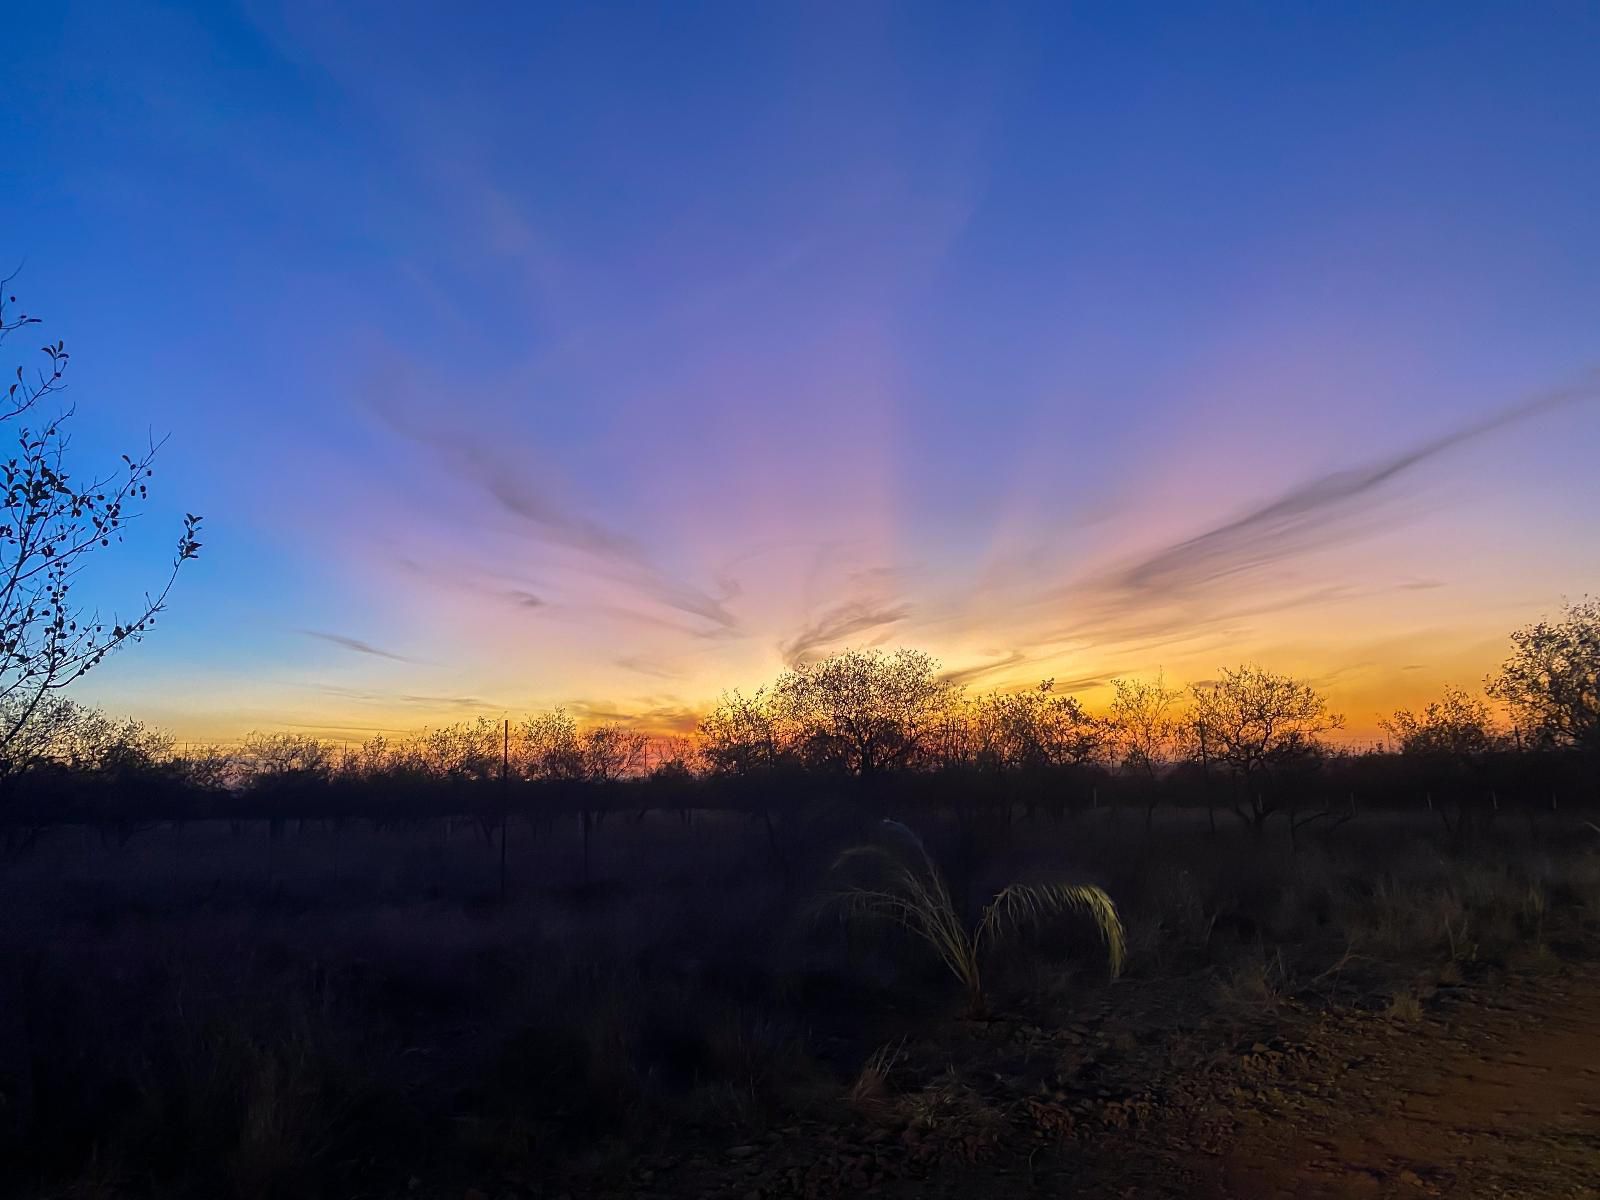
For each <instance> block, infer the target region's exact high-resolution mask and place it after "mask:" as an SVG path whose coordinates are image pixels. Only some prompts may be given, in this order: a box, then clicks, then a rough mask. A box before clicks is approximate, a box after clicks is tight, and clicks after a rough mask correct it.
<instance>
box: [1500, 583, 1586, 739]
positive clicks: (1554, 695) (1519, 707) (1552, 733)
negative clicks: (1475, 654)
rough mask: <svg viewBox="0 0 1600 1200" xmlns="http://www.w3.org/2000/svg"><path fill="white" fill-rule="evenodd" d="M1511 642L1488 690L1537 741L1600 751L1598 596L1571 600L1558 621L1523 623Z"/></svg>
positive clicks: (1519, 727)
mask: <svg viewBox="0 0 1600 1200" xmlns="http://www.w3.org/2000/svg"><path fill="white" fill-rule="evenodd" d="M1511 643H1512V653H1511V657H1510V658H1508V659H1507V660H1506V662H1505V664H1504V665H1503V666H1502V667H1501V668H1500V670H1499V672H1498V673H1497V674H1496V675H1495V676H1494V677H1493V678H1491V679H1490V680H1489V685H1488V686H1489V695H1490V696H1491V697H1493V698H1494V699H1496V700H1499V701H1502V702H1503V703H1504V704H1505V705H1506V706H1507V707H1508V708H1509V709H1510V710H1511V713H1512V716H1513V717H1514V718H1515V720H1516V722H1517V726H1518V729H1519V731H1521V732H1522V733H1523V734H1524V735H1525V736H1527V737H1528V738H1530V739H1531V740H1532V741H1534V742H1535V743H1536V744H1539V745H1546V746H1576V747H1578V748H1579V749H1582V750H1586V751H1590V752H1600V600H1592V599H1585V600H1582V601H1580V602H1578V603H1576V604H1568V605H1567V606H1566V608H1565V610H1564V612H1563V614H1562V617H1561V619H1560V620H1559V621H1548V620H1540V621H1535V622H1534V623H1533V624H1531V625H1527V626H1524V627H1523V628H1522V629H1519V630H1517V631H1516V632H1515V633H1513V634H1512V635H1511Z"/></svg>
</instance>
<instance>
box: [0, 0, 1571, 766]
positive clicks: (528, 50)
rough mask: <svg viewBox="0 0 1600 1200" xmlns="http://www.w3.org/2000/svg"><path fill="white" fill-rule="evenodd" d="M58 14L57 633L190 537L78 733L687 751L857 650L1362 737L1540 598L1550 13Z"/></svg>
mask: <svg viewBox="0 0 1600 1200" xmlns="http://www.w3.org/2000/svg"><path fill="white" fill-rule="evenodd" d="M46 7H47V8H48V7H52V6H46ZM95 7H96V6H89V7H88V8H87V9H80V8H77V7H69V8H66V9H63V10H62V11H59V12H49V13H43V14H34V15H31V16H30V18H29V20H28V21H26V22H24V23H23V26H22V28H21V30H20V31H19V32H20V44H16V45H15V48H14V51H13V62H14V64H26V65H27V68H28V69H27V70H26V71H24V72H20V73H17V72H14V73H13V79H12V83H11V86H10V88H9V89H8V90H9V93H10V99H11V104H12V117H11V119H10V120H9V121H8V125H9V127H10V133H11V136H10V138H9V139H8V141H9V145H8V147H7V159H8V160H9V161H8V165H9V167H10V172H9V176H8V182H7V184H6V187H5V188H4V193H3V195H0V214H3V217H4V221H3V226H0V227H3V228H4V230H5V231H6V239H5V241H6V244H5V246H4V253H5V255H7V256H8V257H9V259H11V260H15V261H16V262H20V263H21V264H22V267H23V272H22V274H21V275H20V276H19V281H18V284H17V285H16V286H17V287H18V289H19V290H21V289H24V288H25V291H26V294H27V299H28V306H29V307H30V308H31V309H32V310H35V311H37V312H39V313H40V314H42V315H43V316H44V317H45V324H44V326H43V332H44V333H45V334H46V335H47V336H49V337H51V338H55V337H61V338H64V339H66V340H67V341H68V342H69V344H70V345H71V346H72V348H73V350H74V352H75V358H74V364H73V376H72V378H73V383H72V387H73V391H72V399H73V400H74V401H75V402H76V403H77V404H78V405H79V408H80V411H82V412H85V413H91V412H92V413H94V414H95V423H94V428H93V430H92V432H91V431H87V430H86V431H85V433H84V434H83V435H81V438H82V440H81V441H80V443H79V444H78V446H77V447H76V452H79V453H82V454H84V455H98V456H100V457H109V458H110V459H111V460H113V461H114V460H115V456H116V454H117V453H118V452H120V451H121V450H122V449H123V448H125V447H126V446H128V445H131V444H135V443H139V442H142V440H143V439H144V438H145V437H146V431H147V427H148V428H149V429H153V430H155V431H156V436H158V437H159V436H160V435H161V434H162V433H163V432H165V431H168V430H170V431H171V439H170V441H169V442H168V443H167V444H166V446H165V447H164V448H163V450H162V452H161V456H160V464H161V469H160V471H159V473H158V476H157V480H156V483H157V485H158V486H157V488H156V491H155V493H154V497H153V500H152V503H151V505H150V507H149V509H148V511H147V512H146V513H145V515H144V516H143V517H141V518H140V522H141V523H140V527H139V530H138V532H137V534H136V536H135V537H133V538H132V539H130V540H131V541H132V542H133V543H134V544H133V546H132V548H131V551H130V552H129V553H127V554H125V555H123V556H122V557H121V559H119V561H118V562H117V564H116V566H115V567H114V568H113V570H114V572H115V573H114V574H111V575H109V576H105V577H103V578H101V579H99V580H97V581H96V586H100V585H102V584H103V585H104V586H105V587H106V588H107V589H108V590H109V589H117V588H121V589H123V590H126V589H127V588H128V586H129V585H136V586H143V585H144V582H145V579H146V577H147V576H152V575H154V574H155V573H157V571H158V569H159V567H160V563H161V561H162V556H163V555H164V554H165V553H166V545H167V543H168V541H169V540H170V538H171V537H172V536H174V535H175V533H176V529H177V522H178V521H180V520H181V515H182V513H184V512H185V511H191V512H197V513H204V514H205V517H206V522H207V533H208V538H207V544H206V550H205V555H204V556H203V558H202V559H201V561H200V562H199V563H198V564H196V565H195V568H194V569H193V570H192V571H191V572H190V573H189V574H188V576H187V577H186V578H185V579H184V580H183V581H182V584H181V586H180V587H179V589H178V591H177V592H176V593H175V597H174V600H173V603H172V604H171V606H170V609H169V612H168V614H167V615H166V617H164V618H163V621H162V623H161V625H160V626H158V628H157V630H156V631H155V633H154V635H153V636H152V637H151V638H150V639H149V640H148V641H147V642H146V644H144V645H143V646H141V647H139V648H138V649H136V650H134V651H131V652H129V653H125V654H120V655H118V656H116V657H114V658H112V659H111V660H108V661H107V663H106V664H105V665H104V667H103V668H101V669H99V670H98V671H97V672H96V673H95V674H94V675H93V676H91V677H90V678H89V679H88V680H86V682H85V685H84V687H83V689H82V695H83V698H84V699H85V700H87V701H89V702H92V703H95V704H98V705H101V706H103V707H105V708H107V709H109V710H112V711H115V712H128V713H135V714H137V715H139V716H140V717H141V718H144V719H147V720H150V721H152V722H154V723H157V724H159V725H162V726H164V727H165V728H168V729H170V730H171V731H172V732H173V733H174V734H175V735H176V736H177V737H178V738H179V739H180V740H184V739H193V740H196V741H208V740H215V741H227V740H231V739H236V738H239V737H241V736H242V735H243V734H245V733H246V732H247V731H250V730H253V729H280V728H295V729H302V730H311V731H317V732H321V733H324V734H326V735H327V736H329V737H332V738H335V739H344V740H360V739H362V738H364V737H365V736H367V735H368V734H369V733H371V732H374V731H384V730H388V731H394V730H403V729H414V728H416V727H419V726H423V725H429V724H438V723H444V722H452V721H457V720H461V719H463V718H469V717H473V716H477V715H480V714H482V715H489V716H498V715H500V714H502V713H507V712H509V713H520V712H525V711H529V710H532V709H537V708H543V707H548V706H553V705H565V706H567V708H568V709H569V710H570V711H572V712H573V713H574V714H576V715H577V716H579V717H580V718H585V719H594V718H601V717H610V716H623V717H627V718H629V719H634V720H637V721H638V722H640V723H641V724H643V725H644V726H645V727H646V728H649V729H651V730H656V731H686V730H689V729H691V728H692V727H693V725H694V722H695V719H696V715H697V714H698V713H699V712H700V711H702V710H703V709H704V708H705V706H706V705H708V704H709V703H711V702H713V701H714V700H715V699H716V697H717V696H718V695H719V693H720V692H721V691H722V690H723V689H724V688H728V687H735V686H738V687H744V688H750V687H753V686H757V685H759V684H761V683H763V682H764V681H766V680H768V679H770V678H771V677H773V676H774V675H775V674H777V673H778V672H779V671H780V670H781V669H782V668H783V667H784V666H785V665H786V664H788V663H793V662H799V661H805V660H806V659H808V658H811V657H815V656H817V655H820V654H824V653H826V652H828V651H830V650H835V649H841V648H844V647H849V646H868V645H883V646H899V645H905V646H913V647H918V648H921V649H925V650H927V651H929V652H930V653H932V654H934V655H936V656H937V657H938V658H939V659H940V660H941V661H942V663H943V664H944V666H945V668H946V669H947V670H949V671H951V672H952V673H955V674H956V675H957V676H958V677H959V678H961V679H963V680H965V681H966V682H967V683H968V684H969V685H970V686H971V687H972V688H974V689H977V690H985V691H986V690H989V689H991V688H1000V689H1004V688H1010V687H1016V686H1021V685H1026V684H1031V683H1034V682H1037V681H1038V680H1040V679H1041V678H1045V677H1051V678H1054V679H1055V680H1056V681H1057V686H1058V687H1061V688H1066V689H1069V690H1071V691H1074V692H1076V693H1079V694H1081V695H1082V697H1083V698H1084V700H1085V702H1086V703H1087V704H1088V705H1089V706H1090V707H1091V708H1093V707H1097V706H1099V705H1101V704H1103V702H1104V700H1105V699H1106V696H1107V692H1108V681H1109V680H1110V679H1111V678H1112V677H1114V676H1118V675H1147V674H1154V673H1156V672H1158V671H1159V672H1163V673H1164V675H1165V677H1166V679H1167V680H1168V681H1170V682H1174V683H1185V682H1189V681H1195V680H1203V679H1206V678H1209V677H1211V676H1212V675H1213V674H1214V673H1215V672H1216V671H1217V670H1218V669H1219V668H1220V667H1222V666H1228V665H1234V664H1237V663H1239V662H1243V661H1256V662H1261V663H1264V664H1269V665H1270V666H1272V667H1273V668H1274V669H1277V670H1280V671H1285V672H1291V673H1294V674H1296V675H1298V676H1301V677H1303V678H1306V679H1309V680H1311V681H1314V682H1315V683H1316V684H1317V685H1318V686H1319V687H1320V688H1322V689H1323V690H1324V691H1325V692H1326V693H1327V695H1328V696H1329V698H1330V702H1331V703H1332V705H1333V706H1334V707H1335V708H1336V709H1338V710H1340V711H1342V712H1343V713H1345V714H1346V715H1347V718H1348V729H1347V736H1349V737H1351V738H1353V739H1356V740H1361V739H1365V738H1371V737H1374V736H1377V734H1376V730H1377V722H1378V720H1379V718H1380V717H1381V716H1382V715H1383V714H1385V713H1388V712H1390V711H1392V710H1393V709H1394V708H1395V707H1397V706H1401V705H1409V704H1414V703H1417V702H1419V701H1421V700H1424V699H1426V698H1428V697H1431V696H1433V695H1435V694H1437V693H1438V691H1439V689H1440V688H1441V686H1442V685H1444V684H1446V683H1454V684H1460V685H1465V686H1469V687H1475V686H1477V685H1478V684H1479V683H1481V681H1482V679H1483V677H1484V675H1485V674H1486V673H1487V672H1488V671H1490V670H1491V669H1492V668H1493V667H1494V666H1495V665H1496V664H1497V663H1498V662H1499V661H1500V659H1501V658H1502V657H1503V656H1504V653H1505V650H1506V645H1507V643H1506V637H1507V634H1508V633H1509V631H1510V630H1512V629H1513V628H1515V627H1516V626H1518V625H1520V624H1523V623H1525V622H1526V621H1528V620H1531V619H1534V618H1536V617H1538V616H1539V615H1541V614H1543V613H1549V612H1553V611H1555V610H1556V609H1557V608H1558V607H1559V604H1560V602H1561V600H1562V598H1563V597H1571V598H1577V597H1579V596H1582V595H1583V594H1585V593H1591V592H1593V591H1595V590H1596V580H1597V579H1600V534H1597V532H1596V526H1595V521H1594V514H1595V513H1596V512H1600V476H1597V474H1596V472H1595V470H1594V462H1595V455H1596V451H1597V449H1600V405H1597V403H1596V401H1597V400H1600V384H1597V381H1596V376H1595V375H1594V374H1593V370H1594V366H1595V363H1596V360H1597V350H1600V341H1597V337H1596V333H1597V331H1600V274H1597V272H1596V271H1595V269H1594V268H1595V264H1596V262H1597V254H1600V222H1596V221H1595V219H1594V215H1593V214H1594V213H1595V212H1597V211H1600V156H1597V155H1596V153H1595V144H1594V140H1593V132H1594V129H1595V128H1596V120H1597V118H1600V90H1597V89H1596V88H1595V85H1594V82H1595V75H1594V63H1593V57H1594V46H1595V45H1596V44H1597V42H1596V35H1600V26H1597V24H1596V19H1595V14H1594V13H1593V11H1592V10H1591V11H1590V13H1589V14H1588V16H1587V18H1581V17H1580V18H1575V24H1577V25H1582V26H1585V27H1586V31H1587V34H1588V36H1587V37H1584V36H1581V35H1578V34H1575V32H1574V30H1573V29H1571V28H1568V29H1565V30H1561V29H1557V28H1555V27H1554V24H1553V23H1552V24H1551V25H1549V26H1541V25H1540V24H1539V23H1537V22H1529V21H1527V20H1525V19H1524V15H1523V14H1522V13H1520V12H1519V11H1517V10H1515V9H1513V8H1511V7H1499V8H1495V7H1484V8H1476V7H1474V6H1464V7H1451V8H1449V9H1432V10H1424V9H1422V8H1416V9H1411V10H1406V11H1405V12H1404V13H1400V14H1392V15H1393V16H1394V17H1395V20H1394V21H1392V22H1391V28H1390V29H1389V31H1388V33H1386V35H1385V36H1384V37H1381V38H1379V37H1375V36H1372V34H1371V31H1370V29H1368V28H1365V27H1364V24H1363V20H1362V17H1361V15H1360V14H1359V13H1358V12H1357V11H1355V10H1356V9H1357V8H1359V7H1360V6H1354V7H1346V8H1337V9H1335V8H1329V9H1326V10H1314V9H1294V10H1291V9H1288V8H1284V9H1271V10H1266V9H1255V10H1241V11H1239V12H1238V13H1235V14H1234V16H1233V17H1232V18H1231V19H1227V20H1223V19H1220V18H1219V17H1215V16H1209V15H1207V14H1204V13H1201V12H1200V11H1198V10H1196V11H1194V12H1188V13H1185V12H1179V13H1176V14H1166V15H1162V16H1161V17H1159V18H1157V17H1156V16H1155V15H1153V14H1148V13H1144V12H1142V11H1141V10H1139V9H1137V8H1121V7H1118V8H1109V7H1108V8H1105V9H1101V10H1098V11H1083V10H1079V9H1076V8H1075V9H1073V10H1072V11H1071V12H1070V13H1069V12H1068V11H1066V10H1065V9H1063V8H1060V7H1058V6H1043V7H1040V8H1039V9H1037V10H1034V11H1032V12H1031V14H1030V15H1029V16H1028V18H1027V19H1023V18H1022V17H1021V15H1020V13H1019V12H1018V11H1013V12H1012V13H1011V14H1010V15H991V14H990V13H989V11H988V10H987V9H985V8H982V7H973V8H971V9H970V10H965V11H962V10H954V9H935V8H934V7H932V6H920V5H918V6H905V7H879V6H864V7H858V6H821V7H816V6H800V7H793V8H778V7H768V6H754V7H745V6H736V7H727V8H722V9H720V10H718V15H717V18H716V19H715V20H713V19H712V18H711V14H710V11H709V10H696V12H697V14H698V15H697V16H695V17H687V18H686V17H683V15H682V14H680V13H678V12H677V11H676V9H675V7H674V6H667V7H664V8H661V9H659V10H654V11H655V15H654V16H653V17H645V18H641V17H640V16H639V14H637V13H636V14H634V18H633V19H631V20H629V21H626V22H624V21H621V20H619V19H617V18H616V16H615V15H614V14H613V15H608V14H607V10H606V9H605V8H604V7H595V8H579V9H564V10H557V9H555V8H553V7H552V8H549V9H546V8H544V7H543V6H534V7H532V8H530V9H529V10H528V11H523V12H520V13H519V15H517V16H516V17H514V18H512V17H500V16H490V15H488V14H486V13H479V14H475V15H473V14H468V15H463V16H461V17H460V19H459V21H457V22H455V28H454V30H453V33H452V35H451V37H449V38H448V39H440V38H439V37H438V35H437V24H436V23H434V22H429V21H426V20H423V19H422V17H421V14H420V13H418V12H413V11H411V10H409V9H407V10H405V11H398V12H391V10H390V9H389V8H388V7H387V6H385V7H383V8H378V7H372V8H370V9H368V10H367V11H366V13H365V15H364V16H357V15H351V10H348V9H347V10H345V11H346V15H344V16H334V15H331V14H330V9H331V7H332V6H324V5H320V4H303V5H302V4H289V5H285V6H278V5H254V4H249V5H245V6H243V7H242V8H240V9H237V10H227V9H223V8H220V7H219V8H216V9H212V8H209V7H206V8H197V9H196V10H195V11H193V12H186V11H183V10H182V9H181V8H176V7H175V8H164V9H159V10H150V11H145V10H144V6H137V7H128V8H123V7H122V6H104V7H103V8H102V9H101V10H100V11H93V10H94V9H95ZM599 64H603V66H601V65H599ZM69 81H70V82H69ZM24 215H26V219H24ZM8 269H9V264H8Z"/></svg>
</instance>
